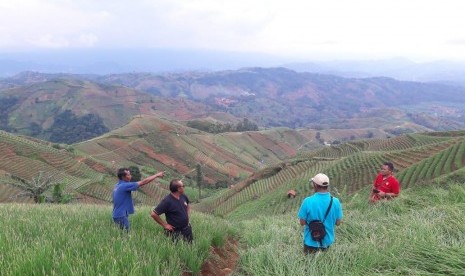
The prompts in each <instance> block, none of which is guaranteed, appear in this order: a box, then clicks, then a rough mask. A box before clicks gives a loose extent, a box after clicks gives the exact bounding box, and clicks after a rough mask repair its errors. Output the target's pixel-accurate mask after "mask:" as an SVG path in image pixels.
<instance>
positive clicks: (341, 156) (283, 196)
mask: <svg viewBox="0 0 465 276" xmlns="http://www.w3.org/2000/svg"><path fill="white" fill-rule="evenodd" d="M386 161H390V162H393V163H394V165H395V167H396V176H397V177H398V179H399V181H400V183H401V187H403V188H406V187H409V186H412V185H421V184H423V183H428V182H431V181H432V180H434V179H436V178H439V177H447V176H453V175H454V172H456V171H457V170H460V169H462V168H464V166H465V132H464V131H457V132H444V133H430V134H408V135H403V136H398V137H395V138H390V139H377V140H366V141H354V142H348V143H345V144H341V145H337V146H330V147H325V148H323V149H320V150H316V151H313V152H310V153H305V154H301V155H300V156H299V157H297V158H295V159H292V160H290V161H288V162H284V163H281V164H280V165H278V166H275V167H272V168H267V169H266V170H262V171H260V172H258V173H256V174H254V175H252V176H251V177H250V178H249V179H246V180H244V181H242V182H241V183H239V184H238V185H236V186H235V187H234V188H232V189H230V190H229V191H227V192H224V193H222V194H221V195H218V196H217V197H216V198H212V199H209V200H205V201H204V202H202V203H201V204H200V205H199V206H198V208H199V209H200V210H203V211H207V212H212V213H214V214H216V215H221V216H228V217H238V218H240V217H250V216H255V215H260V214H270V213H274V214H279V213H285V212H288V211H291V210H295V209H296V208H298V206H299V205H300V203H301V202H302V200H303V198H305V197H306V196H308V195H309V194H310V193H311V188H312V187H311V186H310V185H309V183H308V181H309V179H310V178H311V177H312V176H313V175H315V174H316V173H318V172H324V173H326V174H327V175H328V176H329V177H330V179H331V184H332V185H331V187H332V189H333V192H334V193H335V194H337V195H339V196H341V197H345V196H347V195H349V194H355V193H356V192H357V191H360V190H362V189H365V188H368V187H371V185H372V182H373V180H374V178H375V176H376V175H377V173H378V170H379V168H380V166H381V164H382V163H383V162H386ZM463 181H465V179H463ZM291 189H292V190H295V191H297V196H296V197H295V198H288V196H287V192H288V191H289V190H291Z"/></svg>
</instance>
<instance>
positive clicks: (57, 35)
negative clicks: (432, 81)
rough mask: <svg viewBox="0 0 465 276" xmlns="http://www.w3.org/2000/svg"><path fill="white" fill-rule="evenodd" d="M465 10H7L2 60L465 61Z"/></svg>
mask: <svg viewBox="0 0 465 276" xmlns="http://www.w3.org/2000/svg"><path fill="white" fill-rule="evenodd" d="M463 14H465V1H463V0H440V1H439V0H350V1H349V0H324V1H323V0H317V1H315V0H282V1H277V0H231V1H223V0H127V1H123V0H0V53H8V52H28V51H35V50H60V49H133V48H134V49H136V48H137V49H141V48H148V49H199V50H215V51H229V52H252V53H263V54H271V55H276V56H282V57H291V58H296V59H335V58H342V59H344V58H346V59H381V58H391V57H404V58H408V59H411V60H414V61H432V60H439V59H447V60H454V61H457V60H459V61H465V16H463Z"/></svg>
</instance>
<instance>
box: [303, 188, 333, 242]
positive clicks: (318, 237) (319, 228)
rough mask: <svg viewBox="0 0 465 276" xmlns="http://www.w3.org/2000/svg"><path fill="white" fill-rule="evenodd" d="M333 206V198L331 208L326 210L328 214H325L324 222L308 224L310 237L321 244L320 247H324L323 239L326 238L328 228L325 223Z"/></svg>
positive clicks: (314, 221)
mask: <svg viewBox="0 0 465 276" xmlns="http://www.w3.org/2000/svg"><path fill="white" fill-rule="evenodd" d="M332 205H333V197H332V196H331V200H330V201H329V206H328V209H327V210H326V214H325V217H324V219H323V221H320V220H312V221H310V222H309V223H308V229H309V231H310V236H311V237H312V240H314V241H317V242H319V243H320V247H323V238H324V237H325V236H326V228H325V225H324V224H323V223H324V222H325V220H326V217H327V216H328V214H329V210H330V209H331V206H332Z"/></svg>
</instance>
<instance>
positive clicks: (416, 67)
mask: <svg viewBox="0 0 465 276" xmlns="http://www.w3.org/2000/svg"><path fill="white" fill-rule="evenodd" d="M244 67H285V68H288V69H292V70H295V71H297V72H309V73H318V74H329V75H336V76H341V77H349V78H352V77H354V78H366V77H390V78H394V79H399V80H407V81H421V82H444V83H455V84H460V85H465V80H464V78H463V76H464V73H465V61H445V60H443V61H432V62H421V63H419V62H412V61H410V60H408V59H405V58H393V59H380V60H332V61H311V60H310V61H308V60H305V59H300V60H298V59H295V58H294V59H292V60H291V59H289V58H283V57H278V56H273V55H267V54H260V53H239V52H221V51H206V50H204V51H203V50H193V49H119V50H115V49H88V50H53V51H36V52H26V53H24V52H17V53H14V52H12V53H0V77H11V76H14V75H16V74H18V73H20V72H23V71H36V72H42V73H52V74H56V73H68V74H99V75H106V74H121V73H129V72H149V73H155V74H159V73H166V72H188V71H221V70H237V69H240V68H244Z"/></svg>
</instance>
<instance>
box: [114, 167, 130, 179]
mask: <svg viewBox="0 0 465 276" xmlns="http://www.w3.org/2000/svg"><path fill="white" fill-rule="evenodd" d="M117 175H118V179H119V180H124V181H128V182H129V181H131V171H129V169H128V168H120V169H118V174H117Z"/></svg>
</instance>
